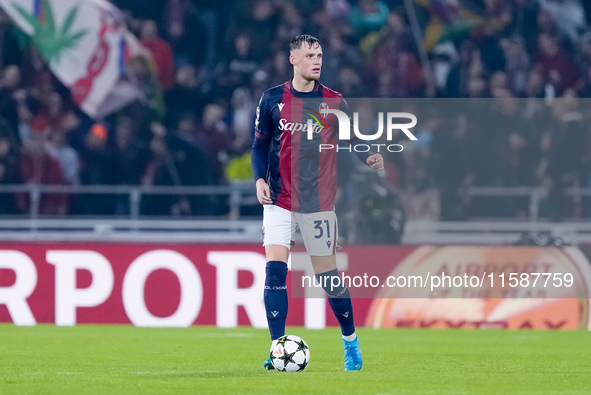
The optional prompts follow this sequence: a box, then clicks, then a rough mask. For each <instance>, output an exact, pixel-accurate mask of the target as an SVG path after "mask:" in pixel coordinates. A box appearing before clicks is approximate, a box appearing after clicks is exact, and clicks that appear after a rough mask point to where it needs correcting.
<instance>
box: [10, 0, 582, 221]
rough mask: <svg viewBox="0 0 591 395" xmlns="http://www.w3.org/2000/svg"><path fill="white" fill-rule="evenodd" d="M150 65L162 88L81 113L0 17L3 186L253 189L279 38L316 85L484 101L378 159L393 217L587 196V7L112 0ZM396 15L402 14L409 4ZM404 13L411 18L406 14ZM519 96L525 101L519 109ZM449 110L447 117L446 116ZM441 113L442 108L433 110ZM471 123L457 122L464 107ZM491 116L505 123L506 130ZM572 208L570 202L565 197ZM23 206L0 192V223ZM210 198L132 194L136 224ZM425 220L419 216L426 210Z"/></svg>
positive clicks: (20, 199)
mask: <svg viewBox="0 0 591 395" xmlns="http://www.w3.org/2000/svg"><path fill="white" fill-rule="evenodd" d="M112 3H114V4H115V5H116V6H117V7H119V8H120V9H121V10H122V11H124V14H125V17H126V21H127V26H128V29H129V30H130V31H131V32H132V33H134V34H135V35H136V36H137V37H138V38H139V39H140V41H141V43H142V45H143V46H144V47H146V48H147V49H148V50H149V51H150V52H151V54H152V58H153V60H154V63H155V65H156V67H157V73H158V74H157V78H158V83H159V84H158V85H159V87H160V88H159V89H160V90H161V95H159V96H157V97H156V98H155V99H154V100H152V101H151V102H149V103H139V102H138V103H134V104H132V105H130V106H128V107H127V108H125V109H123V110H121V111H119V112H117V113H116V114H113V115H111V116H109V117H107V118H105V119H99V120H92V119H90V118H89V117H87V116H86V115H84V114H83V113H82V112H81V111H80V110H79V109H77V108H76V106H75V105H74V104H73V102H72V99H71V96H70V94H69V91H68V90H67V89H66V88H64V86H62V85H61V84H60V83H59V81H57V80H56V78H55V77H54V76H53V75H52V74H51V73H50V71H49V70H48V68H47V65H46V63H45V62H44V61H43V59H42V57H41V56H40V54H39V52H38V51H37V50H36V49H35V47H34V45H33V44H32V43H31V42H30V41H29V40H28V39H27V37H26V36H25V35H24V34H22V33H21V32H19V31H18V29H17V28H16V27H15V26H14V25H13V24H12V23H11V21H10V19H9V18H8V17H7V15H6V14H5V13H3V12H2V11H0V185H2V184H18V183H22V184H27V183H39V184H71V185H77V184H82V185H99V184H101V185H102V184H113V185H129V184H131V185H140V184H141V185H146V186H149V185H221V184H225V183H228V182H233V181H241V180H242V181H244V180H249V181H250V179H251V177H252V175H251V172H250V160H249V155H250V145H251V142H252V135H253V121H254V114H255V108H256V104H257V102H258V99H259V97H260V95H261V93H262V92H263V91H264V90H266V89H267V88H269V87H271V86H274V85H277V84H281V83H283V82H285V81H287V80H288V79H289V78H290V77H291V75H292V67H291V65H290V63H289V60H288V55H289V53H288V48H289V45H288V44H289V41H290V40H291V38H293V37H294V36H295V35H297V34H301V33H308V34H312V35H314V36H316V37H318V38H319V39H320V40H321V43H322V46H323V52H324V63H323V70H322V78H321V82H323V83H324V84H325V85H327V86H328V87H330V88H332V89H335V90H337V91H340V92H341V93H342V94H343V95H344V96H345V97H373V98H408V97H413V98H437V99H439V98H465V99H474V98H485V99H483V100H482V101H481V102H480V103H488V104H486V105H485V107H482V106H480V107H479V109H474V108H472V107H471V106H470V105H468V104H466V103H469V101H467V100H463V101H462V100H460V101H454V100H447V103H454V102H455V103H457V106H452V107H449V105H448V104H446V105H445V106H435V107H437V108H439V109H437V108H436V109H435V110H429V111H424V112H423V113H421V108H420V107H421V105H417V106H418V107H419V108H417V109H415V110H416V111H417V114H418V115H419V121H420V122H419V125H418V126H417V128H418V130H419V133H420V136H419V141H418V142H416V143H413V144H410V143H408V142H406V143H405V151H404V153H403V154H389V155H386V161H387V162H388V163H387V168H388V177H387V179H388V180H389V182H390V183H391V184H392V185H393V186H395V187H396V188H398V190H399V191H401V193H402V194H403V195H404V196H405V200H406V201H407V202H408V203H407V205H408V210H409V211H410V212H413V211H416V212H417V215H418V216H421V215H422V214H421V213H423V214H424V215H426V216H427V217H428V216H433V217H439V216H441V218H443V219H463V218H466V217H469V216H495V215H496V216H501V215H502V216H513V217H515V216H525V215H527V210H528V207H527V202H526V203H524V202H523V201H521V200H519V199H512V200H511V201H510V204H498V202H497V203H494V204H491V202H490V201H488V200H486V199H478V198H473V197H471V196H470V195H468V194H463V195H462V194H461V195H460V197H459V198H458V190H459V191H461V190H462V189H466V188H468V187H470V186H544V187H546V188H548V190H549V191H550V198H549V199H547V204H546V206H543V207H542V208H543V210H545V211H544V213H545V214H547V215H548V216H551V217H555V218H561V217H564V216H569V217H573V216H575V217H577V216H578V217H580V216H584V215H588V213H586V212H585V207H584V205H583V204H578V205H577V204H573V201H571V200H565V199H564V198H563V197H562V192H563V190H564V189H566V188H569V187H572V186H574V187H588V186H591V179H590V175H591V166H590V164H591V154H590V153H591V149H590V148H591V144H590V140H589V136H590V135H591V133H590V126H589V125H591V123H589V122H588V121H589V120H591V116H590V115H591V114H588V110H590V109H591V106H589V105H586V104H589V103H591V101H586V100H585V99H584V98H585V97H591V27H590V26H589V22H591V2H589V1H584V0H412V1H408V2H405V1H404V0H323V1H320V0H318V1H312V0H226V1H223V2H222V1H213V0H151V1H143V0H112ZM411 5H412V7H410V8H409V6H411ZM409 11H412V12H411V13H409ZM532 103H533V104H532ZM446 106H447V107H446ZM448 107H449V109H450V110H449V111H447V110H441V109H442V108H443V109H445V108H448ZM478 111H484V112H485V113H486V114H484V115H482V117H478V119H479V120H480V121H482V119H485V120H486V122H485V123H483V124H480V123H478V122H480V121H478V122H476V121H473V120H471V119H472V117H473V116H474V114H475V113H478ZM501 119H504V120H507V119H511V122H512V123H511V125H513V126H512V127H509V128H507V127H505V124H504V123H503V122H500V120H501ZM575 203H576V202H575ZM29 208H30V202H29V201H28V197H27V196H25V195H23V196H20V195H17V196H16V198H15V197H14V196H13V195H9V194H0V213H1V214H11V213H26V212H28V210H29ZM128 210H129V207H128V203H127V200H126V199H121V200H118V199H115V198H113V199H106V198H104V197H98V198H96V197H95V198H93V197H90V196H79V197H78V198H68V197H66V196H61V195H48V196H45V197H44V199H43V200H42V202H41V212H42V213H43V214H67V213H72V214H125V213H127V212H128ZM226 210H227V208H226V207H225V205H224V204H216V200H215V199H205V198H201V199H193V200H187V199H183V198H181V199H177V198H168V197H154V198H147V199H144V201H143V206H142V213H143V214H153V215H158V214H164V215H170V214H173V215H183V214H187V215H201V214H224V212H225V211H226ZM425 213H426V214H425Z"/></svg>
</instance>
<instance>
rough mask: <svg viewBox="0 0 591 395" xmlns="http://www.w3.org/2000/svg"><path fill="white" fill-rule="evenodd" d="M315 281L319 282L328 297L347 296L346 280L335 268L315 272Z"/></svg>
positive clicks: (348, 295) (348, 294)
mask: <svg viewBox="0 0 591 395" xmlns="http://www.w3.org/2000/svg"><path fill="white" fill-rule="evenodd" d="M316 281H318V282H319V283H320V285H321V286H322V288H323V289H324V291H325V292H326V295H327V296H328V297H329V298H349V297H350V293H349V288H348V287H347V283H346V281H344V279H343V278H342V277H340V276H339V271H338V270H337V269H334V270H330V271H328V272H325V273H320V274H316Z"/></svg>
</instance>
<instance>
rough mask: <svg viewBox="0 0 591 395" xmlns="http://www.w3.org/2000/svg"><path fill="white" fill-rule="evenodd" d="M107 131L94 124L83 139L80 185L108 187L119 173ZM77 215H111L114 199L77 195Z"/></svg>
mask: <svg viewBox="0 0 591 395" xmlns="http://www.w3.org/2000/svg"><path fill="white" fill-rule="evenodd" d="M107 139H108V132H107V129H106V128H105V127H104V126H103V125H101V124H99V123H95V124H94V125H92V126H91V127H90V130H88V132H87V134H86V137H85V138H84V151H83V152H82V154H81V155H80V162H81V168H80V182H81V184H82V185H108V184H113V183H114V182H115V180H116V174H117V173H118V172H119V171H120V170H119V164H118V163H117V162H116V158H115V155H114V152H113V150H112V149H111V148H110V147H109V145H108V144H107ZM75 206H76V212H77V213H78V214H95V215H96V214H98V215H107V214H111V213H113V208H114V199H113V197H112V196H110V195H79V196H78V198H77V199H76V203H75Z"/></svg>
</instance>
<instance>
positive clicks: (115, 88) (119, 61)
mask: <svg viewBox="0 0 591 395" xmlns="http://www.w3.org/2000/svg"><path fill="white" fill-rule="evenodd" d="M0 7H2V8H3V9H4V10H5V11H6V13H7V14H8V15H9V16H10V18H11V19H12V20H13V22H14V23H15V24H16V25H17V26H18V27H19V28H20V29H21V30H22V31H23V32H25V33H26V34H28V35H29V36H31V38H32V39H33V41H34V43H35V44H36V45H37V47H38V49H39V51H40V52H41V54H42V56H43V57H44V58H45V60H46V61H47V63H48V65H49V68H50V69H51V71H52V72H53V73H54V74H55V75H56V76H57V77H58V78H59V80H60V81H61V82H62V83H63V84H64V85H66V86H67V87H68V88H70V91H71V92H72V97H73V99H74V101H75V103H76V104H77V105H78V106H80V108H81V109H82V110H83V111H84V112H86V113H87V114H88V115H89V116H91V117H93V118H99V117H103V116H105V115H108V114H109V113H112V112H114V111H117V110H118V109H120V108H122V107H124V106H125V105H127V104H129V103H130V102H132V101H135V100H136V99H138V98H140V97H141V91H140V90H139V89H138V88H137V86H136V85H135V84H133V83H132V82H131V80H130V79H129V78H128V76H127V75H126V68H125V65H126V63H127V62H128V61H129V60H131V59H133V58H134V57H136V56H149V55H147V52H146V50H145V49H144V48H143V47H142V46H141V45H140V44H139V42H138V40H137V39H136V38H135V37H134V36H133V35H132V34H131V33H129V32H128V31H127V28H126V26H125V23H124V20H123V15H122V13H121V11H120V10H119V9H118V8H116V7H115V6H113V5H112V4H111V3H109V2H108V1H106V0H0Z"/></svg>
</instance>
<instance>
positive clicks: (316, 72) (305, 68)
mask: <svg viewBox="0 0 591 395" xmlns="http://www.w3.org/2000/svg"><path fill="white" fill-rule="evenodd" d="M289 61H290V62H291V64H293V66H294V67H293V68H294V72H295V73H296V74H299V75H300V76H302V77H303V78H304V79H307V80H317V79H319V78H320V71H321V69H322V47H321V46H320V45H316V46H313V47H312V48H310V47H309V46H308V44H306V43H303V44H302V46H301V47H300V48H299V49H296V50H294V51H292V53H291V55H290V56H289Z"/></svg>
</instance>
